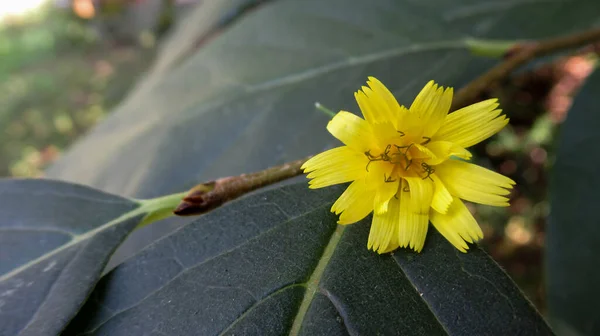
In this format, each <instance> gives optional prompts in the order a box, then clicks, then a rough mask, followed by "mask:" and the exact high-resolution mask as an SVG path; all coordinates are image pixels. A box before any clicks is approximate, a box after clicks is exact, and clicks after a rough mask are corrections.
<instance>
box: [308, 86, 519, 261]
mask: <svg viewBox="0 0 600 336" xmlns="http://www.w3.org/2000/svg"><path fill="white" fill-rule="evenodd" d="M367 84H368V85H369V87H364V86H363V87H362V91H358V92H356V93H355V95H354V96H355V98H356V101H357V102H358V105H359V106H360V109H361V111H362V114H363V116H364V117H365V119H362V118H360V117H358V116H356V115H354V114H352V113H350V112H346V111H340V112H339V113H337V114H336V115H335V117H333V119H332V120H331V121H330V122H329V124H328V125H327V130H328V131H329V132H330V133H331V134H333V136H335V137H336V138H338V139H339V140H340V141H342V142H343V143H344V144H345V146H341V147H337V148H334V149H331V150H328V151H326V152H323V153H320V154H318V155H316V156H315V157H313V158H311V159H310V160H308V161H307V162H306V163H305V164H304V165H303V166H302V169H303V170H304V172H306V173H309V174H308V178H310V179H312V180H311V181H310V182H309V184H310V188H313V189H314V188H322V187H327V186H330V185H334V184H339V183H345V182H350V181H353V182H352V184H350V186H349V187H348V189H346V191H344V193H343V194H342V195H341V196H340V197H339V198H338V200H337V201H336V202H335V203H334V204H333V206H332V207H331V211H332V212H334V213H336V214H338V215H340V217H339V221H338V223H339V224H352V223H355V222H357V221H359V220H361V219H363V218H364V217H366V216H367V215H368V214H369V213H371V211H373V212H374V215H373V222H372V225H371V231H370V234H369V241H368V243H367V247H368V248H369V249H372V250H374V251H377V252H379V253H386V252H390V251H393V250H395V249H396V248H398V247H410V248H412V249H414V250H415V251H417V252H420V251H421V250H422V249H423V244H424V243H425V236H426V234H427V228H428V226H429V221H431V223H432V224H433V226H434V227H435V228H436V229H437V230H438V231H439V232H440V233H441V234H442V235H443V236H444V237H446V239H448V241H450V243H452V244H453V245H454V246H456V248H457V249H459V250H460V251H462V252H466V250H467V249H468V248H469V247H468V245H467V244H466V242H469V243H473V242H475V241H477V240H479V239H481V238H482V237H483V232H482V231H481V228H480V227H479V225H478V224H477V222H476V221H475V219H474V218H473V216H472V215H471V213H470V212H469V210H468V209H467V207H466V206H465V205H464V203H463V202H462V200H461V199H464V200H467V201H470V202H475V203H481V204H488V205H493V206H508V198H507V195H508V194H509V193H510V189H512V187H513V185H514V184H515V182H513V181H512V180H511V179H509V178H507V177H505V176H503V175H500V174H498V173H495V172H493V171H491V170H488V169H485V168H482V167H479V166H477V165H475V164H472V163H468V162H465V161H464V160H469V159H471V153H469V151H467V150H466V149H465V148H467V147H470V146H472V145H474V144H476V143H478V142H481V141H483V140H485V139H487V138H489V137H490V136H492V135H493V134H495V133H497V132H498V131H500V130H501V129H502V128H503V127H504V126H506V124H507V123H508V119H507V118H506V117H505V116H504V115H501V112H502V110H499V109H496V108H497V107H498V103H497V100H496V99H489V100H486V101H482V102H480V103H477V104H473V105H470V106H467V107H465V108H462V109H460V110H458V111H456V112H453V113H450V114H448V112H449V110H450V105H451V103H452V88H446V89H444V88H443V87H441V86H440V87H438V85H437V84H435V83H434V82H433V81H430V82H429V83H427V85H425V87H424V88H423V90H421V92H420V93H419V95H418V96H417V97H416V98H415V101H414V102H413V103H412V105H411V106H410V108H408V109H407V108H406V107H404V106H401V105H399V104H398V102H397V101H396V99H395V98H394V96H393V95H392V93H391V92H390V91H389V90H388V89H387V88H386V87H385V86H384V85H383V84H382V83H381V82H380V81H379V80H377V79H376V78H373V77H369V81H368V82H367ZM459 158H460V159H462V160H460V159H459Z"/></svg>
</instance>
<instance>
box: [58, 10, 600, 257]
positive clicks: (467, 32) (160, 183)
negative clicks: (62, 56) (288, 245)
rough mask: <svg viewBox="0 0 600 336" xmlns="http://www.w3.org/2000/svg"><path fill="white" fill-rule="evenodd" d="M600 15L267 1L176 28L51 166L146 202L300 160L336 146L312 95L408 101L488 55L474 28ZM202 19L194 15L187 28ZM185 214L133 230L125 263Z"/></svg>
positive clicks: (539, 26) (566, 27) (586, 22)
mask: <svg viewBox="0 0 600 336" xmlns="http://www.w3.org/2000/svg"><path fill="white" fill-rule="evenodd" d="M234 2H235V1H231V0H230V1H228V2H225V3H224V4H223V6H227V5H229V4H231V3H234ZM215 3H220V2H215ZM599 11H600V2H598V1H591V0H579V1H558V2H552V1H550V2H548V1H545V2H535V1H495V2H485V3H482V2H480V1H472V0H460V1H441V0H438V1H408V0H404V1H398V0H378V1H364V0H353V1H351V0H301V1H271V2H266V3H265V4H263V5H262V6H260V7H258V8H257V9H256V10H254V11H252V12H250V13H249V14H246V15H245V16H243V17H242V18H240V19H238V20H237V21H236V22H234V24H232V26H231V27H229V29H225V30H224V31H223V32H221V33H220V34H219V35H218V36H216V37H215V38H214V39H212V40H211V41H209V42H207V43H206V44H204V45H203V46H202V48H198V49H192V48H191V45H192V44H190V39H187V38H185V39H184V38H183V37H182V40H181V45H179V46H178V47H177V45H178V43H175V42H172V43H171V42H170V41H176V40H179V37H178V36H183V33H181V31H179V33H177V34H174V37H173V39H172V40H169V41H167V42H166V45H168V48H165V50H164V51H163V53H162V56H161V60H159V61H158V63H157V64H158V65H157V69H156V70H155V72H153V73H151V74H150V75H149V76H148V77H149V78H151V80H148V81H147V82H143V83H142V85H140V86H138V88H137V89H136V90H135V91H134V92H133V93H132V94H131V95H130V96H129V98H128V99H126V101H124V102H123V103H122V104H121V105H120V106H119V107H118V108H116V109H115V110H114V111H113V112H112V114H111V116H110V117H109V118H108V119H107V120H106V121H105V122H104V123H102V124H101V125H99V126H98V127H96V128H95V129H94V130H93V131H92V132H91V133H90V134H89V135H88V136H87V137H85V138H84V139H83V140H82V141H80V142H79V143H78V144H77V145H76V146H74V147H73V148H72V149H71V151H70V152H68V153H67V154H66V155H64V157H62V158H61V159H60V160H59V161H58V163H57V164H56V165H55V166H53V167H52V168H51V169H50V170H49V171H48V175H49V176H51V177H55V178H59V179H65V180H70V181H75V182H79V183H83V184H86V185H91V186H94V187H97V188H99V189H102V190H105V191H108V192H112V193H115V194H119V195H126V196H134V197H137V198H151V197H158V196H161V195H164V194H169V193H174V192H178V191H181V190H186V189H188V188H190V187H192V186H193V185H195V184H196V183H199V182H202V181H210V180H213V179H215V178H219V177H223V176H228V175H238V174H241V173H248V172H252V171H257V170H260V169H264V168H267V167H269V166H272V165H274V164H280V163H283V162H286V161H291V160H295V159H298V158H301V157H304V156H306V155H310V154H314V153H317V152H320V151H322V150H324V149H326V148H328V147H333V146H336V145H337V144H338V142H337V141H336V140H335V139H334V138H333V137H332V136H331V135H330V134H329V133H327V131H326V129H325V125H326V124H327V121H328V119H329V118H328V117H327V116H326V115H325V114H323V113H322V112H320V111H315V108H314V103H315V102H317V101H318V102H320V103H322V104H323V105H325V106H328V107H330V108H332V109H335V110H337V109H345V110H348V111H353V112H355V113H358V112H359V110H358V107H357V105H356V103H355V102H354V98H353V92H354V91H356V90H357V89H359V88H360V86H361V85H364V83H365V81H366V79H367V76H376V77H378V78H379V79H380V80H382V81H383V82H384V83H385V84H386V85H387V86H388V87H389V88H390V89H391V90H392V91H393V92H394V94H395V95H396V96H397V97H398V99H399V100H400V102H401V103H403V104H405V105H408V104H410V102H411V101H412V99H413V98H414V97H415V95H416V94H417V92H418V91H419V90H420V89H421V88H422V86H423V85H424V84H425V83H426V82H427V81H429V80H430V79H435V80H436V81H438V82H440V83H441V84H443V85H451V86H456V87H458V86H461V85H463V84H464V83H466V82H467V81H469V80H471V79H473V78H474V77H475V76H477V75H479V74H480V73H481V72H482V71H484V70H486V69H488V68H489V67H490V65H491V64H493V63H494V62H493V61H491V60H489V59H487V58H483V57H478V56H475V55H473V54H472V53H471V52H470V51H469V45H468V43H467V42H468V41H469V40H470V39H471V38H473V37H476V38H480V39H488V40H489V39H500V40H507V39H508V40H514V39H528V38H539V37H544V36H553V35H557V34H564V33H565V32H567V31H572V30H577V29H581V28H584V27H587V26H590V25H591V24H592V23H594V22H596V20H597V15H596V14H597V13H598V12H599ZM207 17H210V16H207V15H206V13H205V12H203V11H201V10H198V11H195V12H194V13H192V16H190V17H189V18H188V21H186V22H183V23H182V25H181V27H183V26H194V27H195V25H199V24H200V23H202V22H205V21H206V18H207ZM557 17H560V20H557V19H556V18H557ZM190 29H192V28H190ZM186 36H187V35H186ZM169 50H174V51H173V52H174V54H171V53H170V52H169ZM180 50H185V51H186V52H180ZM162 59H164V61H163V60H162ZM174 59H175V60H177V61H173V60H174ZM157 71H158V72H159V73H158V74H156V75H155V73H156V72H157ZM91 153H93V154H91ZM187 222H188V221H186V220H170V221H168V222H166V223H161V225H160V229H159V228H156V227H155V228H148V229H147V230H140V231H138V232H136V233H135V234H134V237H133V238H135V239H132V240H130V241H129V242H128V243H129V244H128V243H126V245H125V246H124V247H123V250H122V251H123V252H122V253H120V255H121V256H120V259H121V260H122V259H124V258H125V257H127V256H128V255H130V254H132V253H133V252H135V251H136V250H138V249H139V248H140V247H141V246H144V245H146V244H148V243H149V242H150V241H152V240H154V239H156V238H157V237H160V236H161V235H163V234H164V233H165V232H166V231H168V230H172V229H174V228H176V227H179V226H181V225H182V224H185V223H187Z"/></svg>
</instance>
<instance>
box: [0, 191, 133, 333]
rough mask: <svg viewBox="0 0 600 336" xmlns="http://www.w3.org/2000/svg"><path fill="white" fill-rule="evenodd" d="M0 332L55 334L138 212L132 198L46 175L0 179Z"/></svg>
mask: <svg viewBox="0 0 600 336" xmlns="http://www.w3.org/2000/svg"><path fill="white" fill-rule="evenodd" d="M0 204H1V205H2V206H1V207H0V260H1V263H0V334H1V335H16V334H19V335H23V336H24V335H36V336H39V335H56V334H59V333H60V332H61V331H62V330H63V329H64V327H65V326H66V324H67V323H68V322H69V321H70V320H71V319H72V317H73V316H74V315H75V314H76V313H77V311H78V310H79V308H80V307H81V306H82V305H83V302H84V301H85V300H86V298H87V297H88V295H89V293H90V292H91V291H92V288H93V287H94V285H95V284H96V282H97V281H98V279H99V278H100V275H101V272H102V271H103V269H104V266H105V265H106V263H107V261H108V258H110V256H111V255H112V253H113V251H114V250H115V248H116V247H117V246H118V245H119V244H120V243H121V242H122V241H123V240H124V239H125V237H126V236H127V234H129V232H131V230H133V228H134V227H135V226H136V225H137V223H138V222H139V221H140V220H141V219H142V217H143V213H141V212H139V211H135V209H136V208H137V207H138V204H137V203H135V202H133V201H130V200H128V199H125V198H121V197H117V196H114V195H110V194H106V193H103V192H100V191H98V190H94V189H91V188H88V187H83V186H78V185H73V184H69V183H64V182H57V181H50V180H0Z"/></svg>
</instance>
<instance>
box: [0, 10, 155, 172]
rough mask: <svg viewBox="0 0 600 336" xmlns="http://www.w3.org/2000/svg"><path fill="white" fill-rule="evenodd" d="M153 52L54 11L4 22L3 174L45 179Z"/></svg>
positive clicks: (0, 75) (0, 66) (0, 32)
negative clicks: (47, 171)
mask: <svg viewBox="0 0 600 336" xmlns="http://www.w3.org/2000/svg"><path fill="white" fill-rule="evenodd" d="M153 54H154V50H153V49H148V48H142V47H139V46H134V45H122V44H121V45H118V44H116V43H114V42H113V41H110V40H108V39H107V38H102V37H100V36H99V34H97V32H96V31H95V29H94V26H93V25H92V24H91V22H88V21H85V20H81V19H79V18H78V17H76V16H75V15H73V14H72V13H71V12H70V10H65V9H60V8H55V7H52V6H45V7H43V8H40V9H39V10H37V11H36V12H35V13H32V14H30V15H28V16H26V17H22V18H19V19H13V20H9V21H5V22H0V55H1V58H2V62H0V175H1V176H39V175H41V174H42V171H43V169H44V167H45V166H47V165H48V164H49V163H50V162H52V161H53V160H54V159H55V158H56V157H57V155H59V153H60V152H61V151H62V150H64V149H65V148H66V147H68V145H69V144H71V143H72V142H73V141H74V140H75V139H76V138H77V137H79V136H80V135H81V134H82V133H84V132H85V131H86V130H88V129H89V128H90V127H92V126H93V125H95V124H96V123H97V122H98V121H100V120H102V118H103V117H104V116H105V115H106V113H107V111H109V110H110V108H111V107H112V106H114V105H115V104H117V103H118V102H119V101H120V100H121V99H122V98H123V97H124V96H125V95H126V93H127V91H128V89H129V87H131V85H132V84H133V83H134V81H135V80H136V79H137V77H138V75H139V74H140V73H141V72H142V71H144V70H145V69H146V68H147V66H148V65H149V63H150V61H151V59H152V57H153Z"/></svg>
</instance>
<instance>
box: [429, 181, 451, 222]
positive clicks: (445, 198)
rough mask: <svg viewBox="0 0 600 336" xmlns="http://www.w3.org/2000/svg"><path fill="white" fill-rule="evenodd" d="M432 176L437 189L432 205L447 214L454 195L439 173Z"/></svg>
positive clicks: (436, 209)
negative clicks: (438, 175)
mask: <svg viewBox="0 0 600 336" xmlns="http://www.w3.org/2000/svg"><path fill="white" fill-rule="evenodd" d="M431 178H432V179H433V182H434V184H435V190H434V192H433V198H432V200H431V207H432V208H433V209H434V210H435V211H437V212H439V213H443V214H445V213H446V212H448V207H449V206H450V204H451V203H452V195H451V194H450V192H449V191H448V188H446V186H445V185H444V183H443V182H442V181H441V180H440V178H439V177H437V175H435V174H432V175H431Z"/></svg>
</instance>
